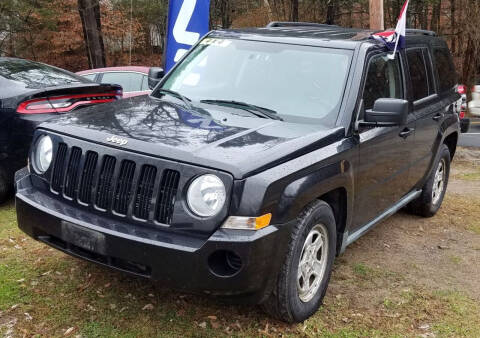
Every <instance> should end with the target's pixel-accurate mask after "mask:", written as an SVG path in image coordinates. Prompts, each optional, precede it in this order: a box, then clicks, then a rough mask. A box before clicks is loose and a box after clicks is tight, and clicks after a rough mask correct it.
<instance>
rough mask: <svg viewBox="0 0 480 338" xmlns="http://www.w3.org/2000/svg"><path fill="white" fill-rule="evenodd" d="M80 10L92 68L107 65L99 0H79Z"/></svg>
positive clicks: (89, 62)
mask: <svg viewBox="0 0 480 338" xmlns="http://www.w3.org/2000/svg"><path fill="white" fill-rule="evenodd" d="M78 12H79V13H80V19H81V20H82V28H83V36H84V39H85V48H86V51H87V57H88V64H89V66H90V68H102V67H105V65H106V62H105V47H104V44H103V36H102V24H101V20H100V3H99V0H78Z"/></svg>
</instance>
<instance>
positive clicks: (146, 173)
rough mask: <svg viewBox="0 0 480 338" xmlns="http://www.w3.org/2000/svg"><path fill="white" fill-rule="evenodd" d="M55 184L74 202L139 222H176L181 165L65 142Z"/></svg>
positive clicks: (54, 171) (55, 188) (54, 173)
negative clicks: (104, 152) (103, 152)
mask: <svg viewBox="0 0 480 338" xmlns="http://www.w3.org/2000/svg"><path fill="white" fill-rule="evenodd" d="M54 156H55V161H54V163H53V169H52V176H51V181H50V182H51V183H50V185H51V189H52V191H54V192H55V193H58V194H59V195H61V196H63V197H64V198H66V199H68V200H71V201H72V202H73V203H79V204H80V205H82V206H84V207H88V208H93V207H95V208H96V209H97V210H98V212H104V213H110V214H112V215H114V216H116V217H128V218H130V219H132V220H136V221H139V222H142V223H143V222H145V221H146V222H150V223H153V224H157V223H161V224H165V225H170V224H172V221H173V214H174V207H175V202H176V199H177V194H178V191H179V189H178V186H179V183H180V173H179V172H178V171H176V170H172V169H168V168H162V167H161V166H159V167H157V166H154V165H151V164H143V163H138V162H136V161H132V160H126V159H118V158H117V157H116V156H112V155H103V156H99V154H98V153H97V152H95V151H92V150H87V151H85V150H83V149H81V148H80V147H77V146H74V147H68V146H67V145H66V144H65V143H60V144H59V146H58V150H57V153H56V154H55V155H54Z"/></svg>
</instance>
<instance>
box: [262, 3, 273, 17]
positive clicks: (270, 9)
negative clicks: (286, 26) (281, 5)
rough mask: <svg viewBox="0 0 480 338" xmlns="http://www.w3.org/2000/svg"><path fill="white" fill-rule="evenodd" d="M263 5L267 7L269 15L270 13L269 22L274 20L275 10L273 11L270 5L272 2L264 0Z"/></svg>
mask: <svg viewBox="0 0 480 338" xmlns="http://www.w3.org/2000/svg"><path fill="white" fill-rule="evenodd" d="M263 5H264V6H265V8H266V9H267V15H268V22H272V21H273V12H272V7H271V6H270V3H269V2H268V0H263Z"/></svg>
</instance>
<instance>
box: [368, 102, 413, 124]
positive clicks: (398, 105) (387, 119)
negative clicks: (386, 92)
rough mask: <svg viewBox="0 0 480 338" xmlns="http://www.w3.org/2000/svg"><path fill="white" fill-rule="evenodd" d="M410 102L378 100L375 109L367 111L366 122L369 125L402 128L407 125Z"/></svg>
mask: <svg viewBox="0 0 480 338" xmlns="http://www.w3.org/2000/svg"><path fill="white" fill-rule="evenodd" d="M408 108H409V105H408V101H407V100H402V99H378V100H376V101H375V103H374V105H373V109H368V110H366V111H365V117H364V122H365V124H367V125H377V126H401V125H404V124H406V122H407V116H408Z"/></svg>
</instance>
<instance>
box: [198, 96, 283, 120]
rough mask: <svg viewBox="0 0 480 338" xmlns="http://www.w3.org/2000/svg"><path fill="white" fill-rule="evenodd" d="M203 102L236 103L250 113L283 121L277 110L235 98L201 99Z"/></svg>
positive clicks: (235, 104)
mask: <svg viewBox="0 0 480 338" xmlns="http://www.w3.org/2000/svg"><path fill="white" fill-rule="evenodd" d="M200 102H201V103H206V104H217V105H222V106H223V105H234V106H238V107H241V108H242V109H243V110H245V111H248V112H249V113H251V114H253V115H255V116H258V117H262V118H265V119H272V120H280V121H283V120H282V118H281V117H280V116H278V115H277V112H276V111H275V110H272V109H269V108H264V107H259V106H256V105H253V104H250V103H246V102H241V101H234V100H200Z"/></svg>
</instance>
